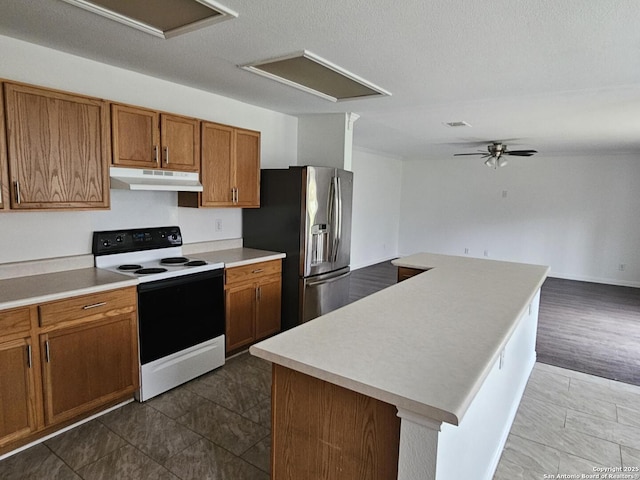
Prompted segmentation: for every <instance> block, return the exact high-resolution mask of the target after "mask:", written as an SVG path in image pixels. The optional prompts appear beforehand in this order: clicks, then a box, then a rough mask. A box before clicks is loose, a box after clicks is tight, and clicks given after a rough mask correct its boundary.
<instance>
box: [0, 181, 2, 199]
mask: <svg viewBox="0 0 640 480" xmlns="http://www.w3.org/2000/svg"><path fill="white" fill-rule="evenodd" d="M0 203H2V182H0Z"/></svg>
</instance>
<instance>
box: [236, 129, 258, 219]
mask: <svg viewBox="0 0 640 480" xmlns="http://www.w3.org/2000/svg"><path fill="white" fill-rule="evenodd" d="M235 136H236V142H235V143H236V155H235V187H236V202H235V203H236V205H237V206H239V207H259V206H260V133H259V132H253V131H250V130H240V129H237V130H236V131H235Z"/></svg>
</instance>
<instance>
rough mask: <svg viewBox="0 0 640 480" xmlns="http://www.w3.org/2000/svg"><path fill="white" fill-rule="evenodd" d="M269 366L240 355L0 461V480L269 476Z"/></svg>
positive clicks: (258, 479) (242, 479)
mask: <svg viewBox="0 0 640 480" xmlns="http://www.w3.org/2000/svg"><path fill="white" fill-rule="evenodd" d="M270 398H271V365H270V364H269V363H268V362H265V361H263V360H260V359H258V358H256V357H252V356H251V355H249V354H248V353H243V354H241V355H239V356H237V357H234V358H232V359H228V360H227V363H226V364H225V365H224V366H223V367H221V368H219V369H217V370H215V371H213V372H210V373H208V374H206V375H203V376H202V377H199V378H197V379H195V380H192V381H191V382H189V383H186V384H184V385H182V386H180V387H178V388H175V389H174V390H171V391H169V392H167V393H165V394H163V395H160V396H158V397H155V398H153V399H151V400H149V401H147V402H145V403H138V402H133V403H130V404H127V405H125V406H123V407H121V408H118V409H117V410H114V411H112V412H109V413H107V414H106V415H103V416H101V417H98V418H97V419H94V420H92V421H90V422H88V423H85V424H84V425H81V426H79V427H77V428H74V429H72V430H69V431H67V432H65V433H62V434H60V435H58V436H56V437H54V438H51V439H49V440H47V441H45V442H44V443H41V444H39V445H36V446H34V447H31V448H29V449H28V450H25V451H23V452H20V453H18V454H16V455H14V456H11V457H8V458H6V459H5V460H2V461H0V478H1V479H3V480H17V479H25V480H26V479H29V480H67V479H69V480H71V479H86V480H113V479H126V480H134V479H140V480H143V479H153V480H165V479H166V480H170V479H172V480H177V479H180V480H192V479H193V480H196V479H197V480H207V479H211V480H214V479H215V480H219V479H220V480H227V479H228V480H268V479H269V474H268V472H269V452H270V448H271V413H270V412H271V401H270Z"/></svg>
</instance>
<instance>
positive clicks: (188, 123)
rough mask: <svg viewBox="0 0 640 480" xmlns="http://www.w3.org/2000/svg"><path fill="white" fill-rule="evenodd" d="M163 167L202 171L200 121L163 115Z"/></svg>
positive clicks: (161, 141)
mask: <svg viewBox="0 0 640 480" xmlns="http://www.w3.org/2000/svg"><path fill="white" fill-rule="evenodd" d="M160 119H161V125H160V143H161V145H162V167H163V168H167V169H170V170H184V171H189V172H197V171H198V170H199V169H200V121H199V120H196V119H194V118H187V117H180V116H178V115H169V114H165V113H163V114H161V115H160Z"/></svg>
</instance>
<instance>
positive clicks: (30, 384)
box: [0, 337, 36, 448]
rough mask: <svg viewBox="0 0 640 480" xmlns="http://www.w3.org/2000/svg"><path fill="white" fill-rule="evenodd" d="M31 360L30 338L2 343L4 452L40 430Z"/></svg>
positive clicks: (0, 399)
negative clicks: (11, 445)
mask: <svg viewBox="0 0 640 480" xmlns="http://www.w3.org/2000/svg"><path fill="white" fill-rule="evenodd" d="M31 360H32V358H31V342H30V340H29V338H28V337H26V338H21V339H17V340H12V341H8V342H0V448H2V447H3V446H5V445H7V444H8V443H11V442H13V441H15V440H18V439H20V438H22V437H26V436H27V435H29V434H31V433H32V432H34V431H35V430H36V416H35V382H34V369H33V368H32V362H31Z"/></svg>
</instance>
